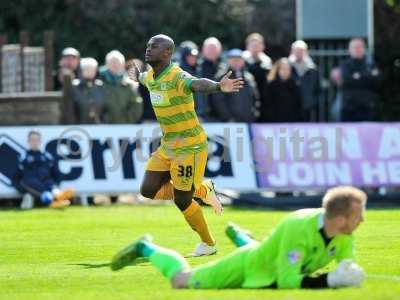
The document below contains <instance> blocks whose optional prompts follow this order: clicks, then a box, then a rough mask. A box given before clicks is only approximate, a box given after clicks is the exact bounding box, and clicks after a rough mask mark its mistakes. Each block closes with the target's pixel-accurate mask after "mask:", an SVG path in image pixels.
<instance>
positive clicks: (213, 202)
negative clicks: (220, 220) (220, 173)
mask: <svg viewBox="0 0 400 300" xmlns="http://www.w3.org/2000/svg"><path fill="white" fill-rule="evenodd" d="M203 184H204V185H205V186H206V189H207V196H206V198H205V199H201V200H202V201H203V202H204V203H205V204H207V205H210V206H212V207H213V209H214V212H215V214H216V215H218V216H220V215H221V214H222V211H223V210H224V208H223V207H222V204H221V201H220V200H219V198H218V196H217V193H216V191H215V184H214V182H213V181H212V180H211V179H206V180H204V181H203Z"/></svg>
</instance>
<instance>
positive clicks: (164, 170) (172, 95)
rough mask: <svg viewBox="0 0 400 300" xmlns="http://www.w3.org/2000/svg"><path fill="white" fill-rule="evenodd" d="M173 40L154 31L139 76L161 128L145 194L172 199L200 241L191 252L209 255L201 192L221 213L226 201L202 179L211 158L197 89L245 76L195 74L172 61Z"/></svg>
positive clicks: (224, 87)
mask: <svg viewBox="0 0 400 300" xmlns="http://www.w3.org/2000/svg"><path fill="white" fill-rule="evenodd" d="M174 47H175V45H174V41H173V40H172V39H171V38H170V37H168V36H166V35H162V34H160V35H156V36H154V37H152V38H151V39H150V40H149V42H148V44H147V49H146V56H145V60H146V62H147V63H148V64H149V65H150V66H151V68H150V70H149V71H147V72H143V73H139V76H138V80H139V81H140V82H141V83H142V84H143V85H144V86H146V87H147V88H148V90H149V92H150V98H151V104H152V106H153V109H154V112H155V115H156V117H157V120H158V122H159V124H160V127H161V130H162V134H163V135H162V139H161V145H160V146H159V148H158V149H157V151H155V152H154V153H153V154H152V155H151V157H150V159H149V161H148V163H147V167H146V172H145V175H144V179H143V183H142V185H141V188H140V192H141V194H142V195H143V196H144V197H146V198H150V199H166V200H174V202H175V204H176V206H177V207H178V208H179V209H180V211H181V212H182V214H183V215H184V217H185V220H186V221H187V223H188V224H189V225H190V227H191V228H192V229H193V230H194V231H195V232H196V233H197V234H198V235H199V236H200V239H201V243H200V244H199V245H198V246H197V248H196V249H195V251H194V253H193V256H202V255H211V254H214V253H215V252H216V251H217V248H216V246H215V240H214V238H213V237H212V235H211V233H210V231H209V228H208V225H207V222H206V220H205V218H204V215H203V212H202V209H201V207H200V206H199V204H198V203H197V202H196V201H195V200H194V199H193V198H199V199H201V200H202V201H203V202H204V203H206V204H209V205H211V206H212V207H213V208H214V210H215V212H216V213H217V214H221V212H222V206H221V203H220V202H219V200H218V197H217V196H216V193H215V189H214V184H213V182H212V181H211V180H205V181H203V176H204V171H205V167H206V163H207V154H208V151H207V135H206V133H205V131H204V129H203V127H202V126H201V125H200V122H199V120H198V118H197V115H196V112H195V109H194V100H193V92H203V93H213V92H224V93H232V92H237V91H238V90H239V89H240V88H241V87H242V86H243V81H242V79H241V78H238V79H229V76H230V74H231V73H228V74H226V75H225V76H224V77H223V78H222V79H221V81H220V82H215V81H212V80H209V79H205V78H195V77H193V76H191V75H190V74H189V73H187V72H184V71H183V70H182V69H181V68H180V67H179V66H177V65H175V64H172V63H171V57H172V54H173V52H174Z"/></svg>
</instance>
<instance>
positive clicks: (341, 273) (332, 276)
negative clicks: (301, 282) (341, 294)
mask: <svg viewBox="0 0 400 300" xmlns="http://www.w3.org/2000/svg"><path fill="white" fill-rule="evenodd" d="M364 278H365V273H364V270H363V269H362V268H361V267H360V266H359V265H357V264H356V263H355V262H353V261H352V260H350V259H346V260H343V261H341V262H340V263H339V265H338V266H337V268H336V270H335V271H332V272H330V273H328V277H327V281H328V286H329V287H331V288H338V287H350V286H359V285H360V284H361V282H362V281H363V280H364Z"/></svg>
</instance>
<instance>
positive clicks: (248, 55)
mask: <svg viewBox="0 0 400 300" xmlns="http://www.w3.org/2000/svg"><path fill="white" fill-rule="evenodd" d="M264 50H265V42H264V37H263V36H262V35H261V34H259V33H252V34H250V35H249V36H247V38H246V51H244V53H243V57H244V59H245V61H246V65H247V69H248V71H249V72H250V73H251V74H253V76H254V79H255V81H256V83H257V87H258V90H259V94H260V111H261V112H263V114H261V115H260V117H259V120H260V121H261V122H270V121H271V120H272V117H273V116H272V115H271V114H270V112H271V110H270V103H269V100H268V98H267V95H268V93H267V76H268V73H269V71H270V70H271V68H272V61H271V58H270V57H269V56H268V55H266V54H265V53H264Z"/></svg>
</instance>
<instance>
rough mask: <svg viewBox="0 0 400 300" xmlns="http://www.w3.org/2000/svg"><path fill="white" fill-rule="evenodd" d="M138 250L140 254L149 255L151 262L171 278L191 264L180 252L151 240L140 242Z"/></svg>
mask: <svg viewBox="0 0 400 300" xmlns="http://www.w3.org/2000/svg"><path fill="white" fill-rule="evenodd" d="M138 252H139V254H140V256H143V257H148V258H149V260H150V262H151V263H152V264H153V265H154V266H155V267H156V268H157V269H158V270H159V271H160V272H161V273H162V274H163V275H164V276H165V277H167V278H168V279H170V280H171V279H172V278H173V277H174V276H175V274H176V273H178V272H180V271H182V270H184V269H188V268H189V264H188V263H187V262H186V260H185V259H184V258H183V257H182V256H181V255H180V254H179V253H177V252H175V251H173V250H170V249H166V248H163V247H160V246H157V245H155V244H153V243H151V242H147V241H146V242H142V243H140V245H138Z"/></svg>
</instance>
